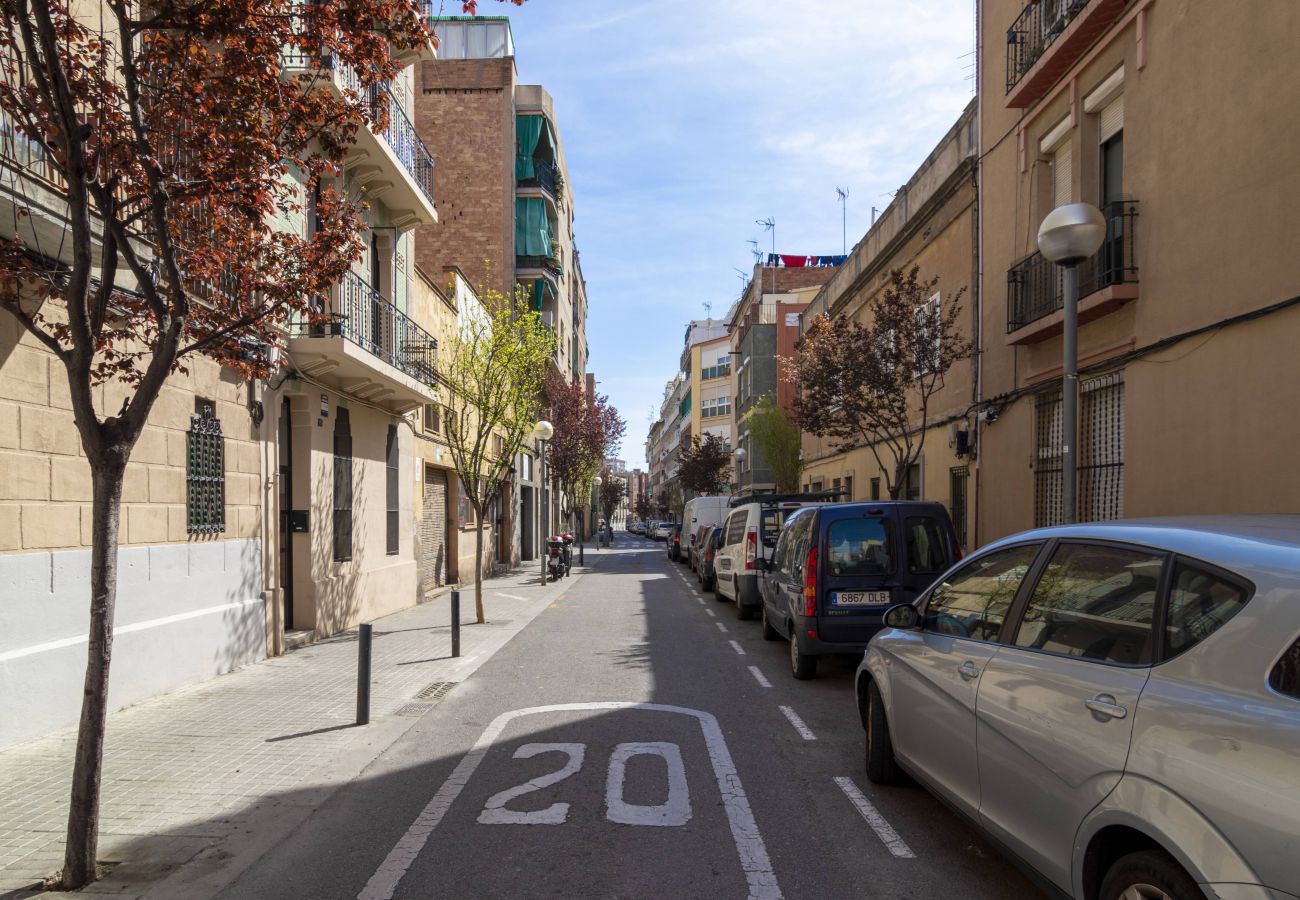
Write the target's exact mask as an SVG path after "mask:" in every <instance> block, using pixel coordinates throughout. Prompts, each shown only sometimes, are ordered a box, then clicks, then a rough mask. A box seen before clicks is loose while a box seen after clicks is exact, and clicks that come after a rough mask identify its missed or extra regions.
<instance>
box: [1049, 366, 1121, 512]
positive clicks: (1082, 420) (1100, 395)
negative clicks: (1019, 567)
mask: <svg viewBox="0 0 1300 900" xmlns="http://www.w3.org/2000/svg"><path fill="white" fill-rule="evenodd" d="M1034 416H1035V422H1036V426H1035V431H1036V444H1037V447H1036V453H1035V463H1034V524H1035V526H1037V527H1043V526H1046V525H1059V524H1060V523H1061V521H1062V496H1061V440H1062V430H1061V429H1062V424H1061V393H1060V392H1059V391H1055V392H1052V393H1049V394H1040V395H1039V396H1038V399H1037V401H1036V402H1035V406H1034ZM1078 479H1079V490H1078V498H1077V503H1078V513H1079V521H1080V522H1101V521H1106V520H1109V519H1120V518H1123V516H1124V373H1123V372H1111V373H1109V374H1107V375H1102V376H1100V377H1098V378H1092V379H1089V380H1088V381H1084V382H1082V383H1081V384H1080V385H1079V456H1078Z"/></svg>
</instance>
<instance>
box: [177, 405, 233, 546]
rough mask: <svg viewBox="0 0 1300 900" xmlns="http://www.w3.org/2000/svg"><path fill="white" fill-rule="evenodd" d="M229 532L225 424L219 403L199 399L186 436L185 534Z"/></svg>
mask: <svg viewBox="0 0 1300 900" xmlns="http://www.w3.org/2000/svg"><path fill="white" fill-rule="evenodd" d="M225 530H226V448H225V440H224V439H223V438H222V436H221V420H220V419H218V418H217V406H216V404H215V403H213V402H212V401H211V400H204V399H202V398H199V397H196V398H194V415H193V416H191V417H190V430H189V431H188V432H186V434H185V531H186V533H187V534H220V533H221V532H223V531H225Z"/></svg>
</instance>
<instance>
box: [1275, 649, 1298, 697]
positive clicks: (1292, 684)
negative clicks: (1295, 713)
mask: <svg viewBox="0 0 1300 900" xmlns="http://www.w3.org/2000/svg"><path fill="white" fill-rule="evenodd" d="M1268 684H1269V686H1270V687H1271V688H1273V690H1275V691H1277V692H1278V693H1279V694H1286V695H1287V696H1288V697H1295V698H1296V699H1297V700H1300V638H1296V639H1295V640H1294V641H1293V642H1292V643H1291V646H1290V647H1288V648H1287V651H1286V652H1285V653H1283V654H1282V658H1281V659H1279V660H1278V661H1277V664H1276V665H1274V666H1273V671H1271V672H1269V673H1268Z"/></svg>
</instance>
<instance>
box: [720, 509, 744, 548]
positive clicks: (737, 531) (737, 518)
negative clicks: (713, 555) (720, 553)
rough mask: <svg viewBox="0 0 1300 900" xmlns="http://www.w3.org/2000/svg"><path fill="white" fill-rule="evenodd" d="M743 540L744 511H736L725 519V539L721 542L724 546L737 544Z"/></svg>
mask: <svg viewBox="0 0 1300 900" xmlns="http://www.w3.org/2000/svg"><path fill="white" fill-rule="evenodd" d="M744 539H745V511H744V510H743V509H738V510H736V511H735V512H734V513H732V514H731V518H729V519H727V539H726V540H725V541H724V542H723V543H724V544H726V545H728V546H729V545H731V544H739V543H740V542H741V541H742V540H744Z"/></svg>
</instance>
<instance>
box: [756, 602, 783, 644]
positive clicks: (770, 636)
mask: <svg viewBox="0 0 1300 900" xmlns="http://www.w3.org/2000/svg"><path fill="white" fill-rule="evenodd" d="M761 614H762V616H763V640H765V641H779V640H781V632H779V631H777V630H776V629H775V628H773V627H772V623H771V622H770V621H769V620H768V618H767V604H766V603H764V604H763V607H762V613H761Z"/></svg>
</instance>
